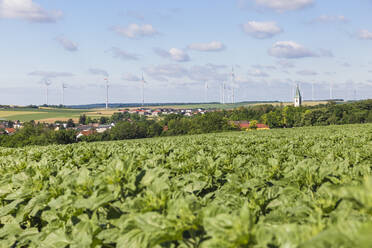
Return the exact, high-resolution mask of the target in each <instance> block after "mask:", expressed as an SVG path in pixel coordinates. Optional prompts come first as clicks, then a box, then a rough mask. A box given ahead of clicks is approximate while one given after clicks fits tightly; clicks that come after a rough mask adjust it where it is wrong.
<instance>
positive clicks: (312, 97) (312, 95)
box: [311, 82, 314, 101]
mask: <svg viewBox="0 0 372 248" xmlns="http://www.w3.org/2000/svg"><path fill="white" fill-rule="evenodd" d="M311 100H313V101H314V82H313V83H312V84H311Z"/></svg>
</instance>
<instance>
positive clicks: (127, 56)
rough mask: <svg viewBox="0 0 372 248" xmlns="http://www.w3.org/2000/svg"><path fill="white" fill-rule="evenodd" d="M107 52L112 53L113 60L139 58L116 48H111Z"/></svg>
mask: <svg viewBox="0 0 372 248" xmlns="http://www.w3.org/2000/svg"><path fill="white" fill-rule="evenodd" d="M109 52H111V53H112V55H113V57H114V58H118V59H122V60H138V59H139V56H138V55H137V54H134V53H130V52H127V51H124V50H121V49H120V48H118V47H112V48H111V49H110V50H109Z"/></svg>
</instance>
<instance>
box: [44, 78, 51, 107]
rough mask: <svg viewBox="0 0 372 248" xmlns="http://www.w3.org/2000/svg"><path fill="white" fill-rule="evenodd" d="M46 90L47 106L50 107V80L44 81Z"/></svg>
mask: <svg viewBox="0 0 372 248" xmlns="http://www.w3.org/2000/svg"><path fill="white" fill-rule="evenodd" d="M44 84H45V89H46V105H49V86H50V85H51V84H52V83H51V82H50V80H49V79H47V78H46V79H45V80H44Z"/></svg>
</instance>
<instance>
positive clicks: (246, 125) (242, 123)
mask: <svg viewBox="0 0 372 248" xmlns="http://www.w3.org/2000/svg"><path fill="white" fill-rule="evenodd" d="M231 124H232V125H233V126H235V127H239V128H240V129H241V130H246V129H250V128H251V122H249V121H233V122H231ZM255 126H256V129H257V130H267V129H270V127H269V126H268V125H266V124H262V123H257V124H256V125H255Z"/></svg>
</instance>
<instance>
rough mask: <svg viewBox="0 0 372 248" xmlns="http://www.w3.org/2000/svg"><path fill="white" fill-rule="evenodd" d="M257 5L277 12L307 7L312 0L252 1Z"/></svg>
mask: <svg viewBox="0 0 372 248" xmlns="http://www.w3.org/2000/svg"><path fill="white" fill-rule="evenodd" d="M254 1H255V3H256V4H257V5H260V6H263V7H266V8H269V9H273V10H276V11H279V12H284V11H288V10H297V9H303V8H305V7H309V6H311V5H312V4H314V2H315V1H314V0H254Z"/></svg>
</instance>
